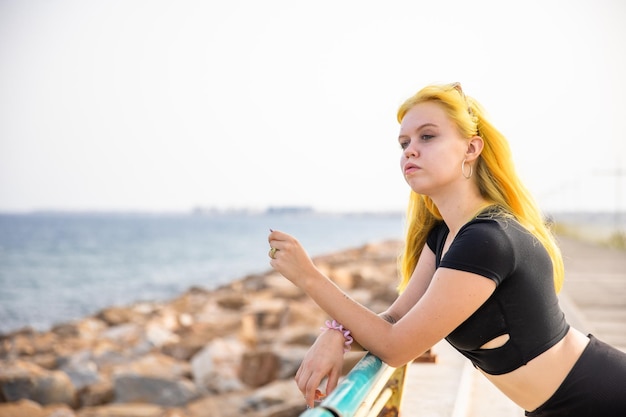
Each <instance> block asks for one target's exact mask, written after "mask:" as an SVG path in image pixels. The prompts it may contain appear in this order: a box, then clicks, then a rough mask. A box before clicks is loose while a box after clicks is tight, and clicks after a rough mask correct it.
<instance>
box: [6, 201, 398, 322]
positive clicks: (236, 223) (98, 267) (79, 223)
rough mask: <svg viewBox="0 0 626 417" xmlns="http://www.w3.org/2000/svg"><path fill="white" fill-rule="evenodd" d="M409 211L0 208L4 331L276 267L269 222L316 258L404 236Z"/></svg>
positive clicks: (65, 319)
mask: <svg viewBox="0 0 626 417" xmlns="http://www.w3.org/2000/svg"><path fill="white" fill-rule="evenodd" d="M404 226H405V225H404V216H403V214H402V213H350V214H348V213H340V214H337V213H319V212H316V211H312V210H270V211H263V212H248V211H227V212H197V211H194V212H189V213H159V214H155V213H68V212H34V213H27V214H0V334H6V333H10V332H12V331H15V330H18V329H21V328H24V327H30V328H33V329H35V330H40V331H45V330H49V329H50V328H51V327H53V326H54V325H56V324H60V323H66V322H71V321H73V320H77V319H80V318H83V317H86V316H89V315H93V314H95V313H97V312H98V311H100V310H102V309H104V308H106V307H109V306H115V305H117V306H124V305H130V304H133V303H136V302H141V301H165V300H168V299H171V298H174V297H176V296H177V295H179V294H181V293H183V292H184V291H186V290H188V289H190V288H192V287H200V288H205V289H209V290H210V289H215V288H217V287H219V286H221V285H224V284H227V283H230V282H232V281H234V280H237V279H241V278H243V277H245V276H247V275H250V274H257V273H263V272H267V271H268V270H269V269H270V265H269V258H268V250H269V245H268V242H267V235H268V234H269V229H270V228H271V229H275V230H281V231H284V232H287V233H290V234H292V235H294V236H295V237H296V238H297V239H298V240H299V241H300V242H301V243H302V244H303V246H304V247H305V249H306V250H307V252H308V253H309V255H311V256H317V255H322V254H326V253H331V252H335V251H339V250H343V249H348V248H352V247H358V246H362V245H364V244H367V243H370V242H376V241H384V240H396V239H401V238H402V235H403V232H404Z"/></svg>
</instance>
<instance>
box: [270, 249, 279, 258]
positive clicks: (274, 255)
mask: <svg viewBox="0 0 626 417" xmlns="http://www.w3.org/2000/svg"><path fill="white" fill-rule="evenodd" d="M276 252H278V249H276V248H270V253H269V255H270V258H272V259H276Z"/></svg>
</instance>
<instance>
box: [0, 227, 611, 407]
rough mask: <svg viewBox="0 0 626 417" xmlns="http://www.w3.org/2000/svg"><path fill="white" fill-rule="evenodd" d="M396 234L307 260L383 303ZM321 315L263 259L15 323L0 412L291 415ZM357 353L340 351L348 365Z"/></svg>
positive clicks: (0, 385)
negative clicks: (169, 288) (245, 270)
mask: <svg viewBox="0 0 626 417" xmlns="http://www.w3.org/2000/svg"><path fill="white" fill-rule="evenodd" d="M564 236H565V235H564ZM558 238H559V235H557V239H558ZM572 239H575V240H578V241H581V240H580V239H578V238H572V237H568V238H567V240H568V241H571V240H572ZM582 242H585V241H584V240H583V241H582ZM564 243H567V242H564ZM576 245H577V246H591V247H593V248H595V249H594V250H596V251H604V252H606V251H607V250H608V249H603V248H602V247H601V246H598V245H597V244H594V243H590V242H589V241H586V242H585V244H584V245H583V244H576ZM401 246H402V242H401V241H399V240H388V241H383V242H377V243H371V244H366V245H363V246H360V247H356V248H351V249H346V250H340V251H336V252H333V253H331V254H327V255H322V256H317V257H314V262H315V263H316V265H318V267H319V268H320V269H321V270H322V271H323V272H324V273H326V274H327V275H328V276H329V277H331V279H332V280H333V281H334V282H335V283H337V285H338V286H340V287H341V288H343V289H344V290H346V291H348V292H350V294H351V296H352V297H354V298H355V299H356V300H357V301H359V302H361V303H363V304H364V305H366V306H367V307H368V308H370V309H372V310H373V311H377V312H379V311H383V310H384V309H385V308H387V307H388V305H389V304H390V303H391V302H393V300H394V299H395V297H396V285H397V283H398V279H397V258H398V254H399V253H400V249H401ZM620 253H621V252H620ZM574 272H575V271H574ZM574 275H575V274H574ZM576 281H577V279H576V278H575V279H574V280H573V281H572V284H571V285H570V286H569V287H568V288H571V295H572V296H573V297H574V296H577V294H576V292H575V291H576V287H575V284H576ZM566 282H567V280H566ZM585 292H586V291H583V292H581V294H584V293H585ZM574 301H575V302H576V300H574ZM576 303H577V302H576ZM326 318H327V317H326V315H325V314H324V313H323V312H322V311H321V310H320V309H319V307H317V306H316V305H315V304H313V303H312V302H311V301H310V300H309V299H308V298H306V296H305V295H304V294H303V293H302V291H301V290H299V289H298V288H297V287H295V286H294V285H293V284H291V283H290V282H288V281H287V280H286V279H284V278H283V277H281V276H280V275H279V274H277V273H275V272H274V271H272V270H271V269H268V270H266V271H265V272H262V273H260V274H252V275H248V276H245V277H242V278H240V279H237V280H234V281H233V282H231V283H229V284H226V285H222V286H220V287H218V288H216V289H214V290H207V289H203V288H199V287H192V288H189V289H188V290H187V291H185V292H183V293H182V294H179V295H178V296H175V297H172V298H170V299H168V300H165V301H158V302H136V303H132V304H128V305H125V306H110V307H107V308H105V309H102V310H100V311H99V312H97V313H96V314H93V315H90V316H85V317H83V318H81V319H78V320H75V321H71V322H66V323H61V324H58V325H56V326H54V327H52V328H51V329H50V330H47V331H36V330H33V329H29V328H27V327H26V328H22V329H19V330H16V331H13V332H10V333H6V334H3V335H0V417H4V416H14V415H29V416H32V417H44V416H48V415H50V414H52V413H54V412H58V413H61V414H59V415H63V416H67V417H113V416H119V415H125V416H133V415H142V416H148V417H152V416H154V417H208V416H220V417H235V416H238V417H261V416H263V417H271V416H282V417H285V416H294V417H296V416H299V414H300V413H301V412H303V411H304V404H303V402H302V399H301V394H300V393H299V391H298V390H297V387H296V386H295V384H294V383H293V376H294V374H295V372H296V370H297V368H298V366H299V363H300V361H301V360H302V358H303V357H304V354H305V353H306V352H307V350H308V348H309V347H310V345H311V344H312V343H313V342H314V340H315V338H316V337H317V335H318V334H319V331H318V328H319V325H320V323H322V322H323V321H324V320H325V319H326ZM618 333H619V332H618ZM361 357H362V353H361V354H359V353H350V354H348V355H346V366H345V369H344V370H345V371H347V370H349V369H350V368H351V367H352V366H353V365H354V364H355V363H356V362H357V361H358V360H359V359H360V358H361ZM207 410H208V411H207ZM20 413H22V414H20Z"/></svg>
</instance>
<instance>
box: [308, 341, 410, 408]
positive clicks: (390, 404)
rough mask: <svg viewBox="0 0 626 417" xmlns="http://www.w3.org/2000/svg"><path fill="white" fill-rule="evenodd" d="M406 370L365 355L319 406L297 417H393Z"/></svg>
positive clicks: (399, 399) (400, 397) (400, 395)
mask: <svg viewBox="0 0 626 417" xmlns="http://www.w3.org/2000/svg"><path fill="white" fill-rule="evenodd" d="M406 368H407V365H404V366H402V367H400V368H392V367H390V366H389V365H387V364H385V363H384V362H383V361H381V360H380V359H379V358H378V357H376V356H374V355H372V354H371V353H367V354H366V355H365V356H364V357H363V359H361V360H360V361H359V362H358V363H357V364H356V365H355V366H354V368H352V370H351V371H350V372H349V373H348V375H346V377H345V378H344V379H343V380H342V381H341V383H339V385H338V386H337V388H335V390H334V391H333V392H332V393H331V394H330V395H328V396H327V397H326V398H324V400H323V401H322V402H321V403H320V404H319V406H317V407H315V408H312V409H309V410H306V411H305V412H304V413H302V414H300V417H397V416H398V415H399V413H400V402H401V400H402V391H403V388H404V379H405V376H406Z"/></svg>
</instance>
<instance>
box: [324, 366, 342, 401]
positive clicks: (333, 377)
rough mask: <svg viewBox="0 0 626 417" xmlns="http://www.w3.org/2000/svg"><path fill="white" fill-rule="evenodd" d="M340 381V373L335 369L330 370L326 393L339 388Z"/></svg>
mask: <svg viewBox="0 0 626 417" xmlns="http://www.w3.org/2000/svg"><path fill="white" fill-rule="evenodd" d="M338 382H339V373H338V372H335V371H334V370H333V371H331V372H330V374H329V375H328V381H327V382H326V395H329V394H330V393H331V392H333V391H334V390H335V388H337V383H338Z"/></svg>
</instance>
